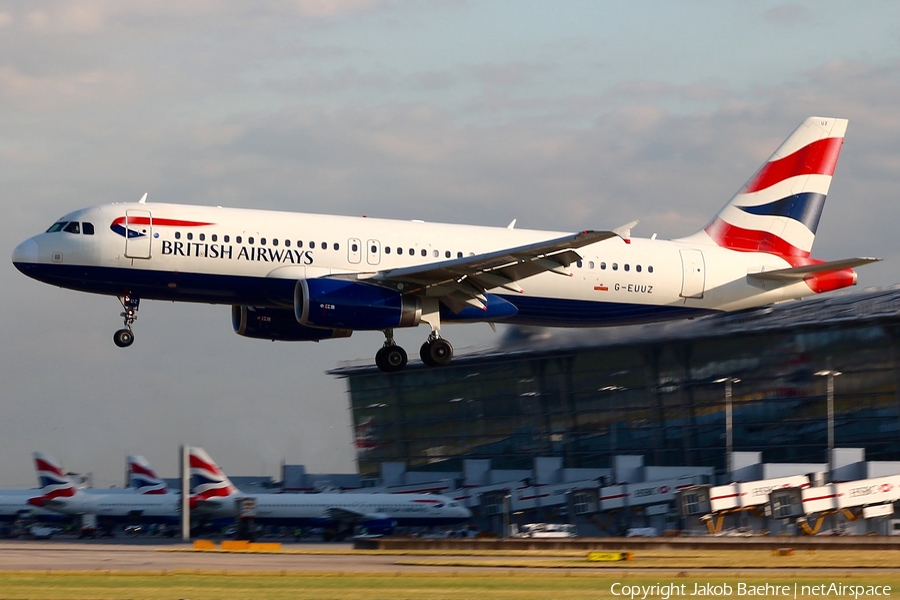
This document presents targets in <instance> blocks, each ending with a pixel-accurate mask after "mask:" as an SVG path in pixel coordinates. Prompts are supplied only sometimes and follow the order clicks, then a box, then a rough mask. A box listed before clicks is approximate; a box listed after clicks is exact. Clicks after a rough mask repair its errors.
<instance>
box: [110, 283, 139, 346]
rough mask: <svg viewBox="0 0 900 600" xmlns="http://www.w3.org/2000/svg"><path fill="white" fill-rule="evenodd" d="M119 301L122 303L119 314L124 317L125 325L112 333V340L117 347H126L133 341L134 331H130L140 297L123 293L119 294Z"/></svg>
mask: <svg viewBox="0 0 900 600" xmlns="http://www.w3.org/2000/svg"><path fill="white" fill-rule="evenodd" d="M119 302H121V303H122V308H123V311H122V313H121V314H120V315H119V316H120V317H122V318H123V319H125V327H124V328H123V329H120V330H118V331H117V332H115V333H114V334H113V342H115V344H116V346H118V347H119V348H127V347H128V346H130V345H131V344H133V343H134V332H133V331H131V326H132V324H134V322H135V320H137V311H138V308H139V307H140V305H141V299H140V298H138V297H137V296H132V295H131V294H125V295H124V296H119Z"/></svg>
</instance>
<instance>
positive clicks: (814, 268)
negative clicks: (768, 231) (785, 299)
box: [747, 257, 881, 281]
mask: <svg viewBox="0 0 900 600" xmlns="http://www.w3.org/2000/svg"><path fill="white" fill-rule="evenodd" d="M879 260H881V259H880V258H868V257H861V258H844V259H841V260H832V261H829V262H823V263H816V264H813V265H804V266H802V267H791V268H788V269H778V270H775V271H763V272H761V273H749V274H748V275H747V277H753V278H754V279H765V280H769V281H799V280H801V279H804V278H806V277H809V276H810V275H814V274H816V273H825V272H828V271H840V270H842V269H850V268H853V267H859V266H861V265H867V264H869V263H873V262H877V261H879Z"/></svg>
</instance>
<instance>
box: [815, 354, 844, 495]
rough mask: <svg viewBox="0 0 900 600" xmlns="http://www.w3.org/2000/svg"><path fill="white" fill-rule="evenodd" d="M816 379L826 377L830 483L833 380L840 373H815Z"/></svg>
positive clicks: (829, 476) (832, 432)
mask: <svg viewBox="0 0 900 600" xmlns="http://www.w3.org/2000/svg"><path fill="white" fill-rule="evenodd" d="M815 374H816V376H817V377H827V379H826V382H827V387H826V393H825V399H826V402H827V403H828V481H831V471H832V469H833V468H834V459H832V457H831V455H832V454H833V453H834V378H835V377H839V376H840V375H841V372H840V371H834V370H832V369H825V370H822V371H816V373H815Z"/></svg>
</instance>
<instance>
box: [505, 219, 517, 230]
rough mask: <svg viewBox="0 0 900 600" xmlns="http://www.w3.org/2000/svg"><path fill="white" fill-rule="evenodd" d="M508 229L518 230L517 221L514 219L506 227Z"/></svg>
mask: <svg viewBox="0 0 900 600" xmlns="http://www.w3.org/2000/svg"><path fill="white" fill-rule="evenodd" d="M506 228H507V229H515V228H516V219H513V220H512V221H510V222H509V225H507V226H506Z"/></svg>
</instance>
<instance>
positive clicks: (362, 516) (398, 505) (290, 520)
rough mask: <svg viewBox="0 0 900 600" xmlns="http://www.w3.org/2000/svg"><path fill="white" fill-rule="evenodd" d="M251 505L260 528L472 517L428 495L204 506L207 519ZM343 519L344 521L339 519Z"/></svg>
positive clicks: (270, 499) (277, 497)
mask: <svg viewBox="0 0 900 600" xmlns="http://www.w3.org/2000/svg"><path fill="white" fill-rule="evenodd" d="M239 498H252V499H253V500H254V501H255V505H256V513H255V518H256V520H257V522H259V523H264V524H300V525H303V524H319V523H326V522H331V521H336V520H345V521H349V520H354V519H350V518H347V517H349V515H356V518H355V520H357V521H360V522H365V521H372V520H391V521H396V522H397V523H398V524H400V525H423V526H424V525H441V524H450V523H461V522H463V521H465V520H467V519H469V518H470V517H471V516H472V513H471V511H469V509H468V508H466V507H465V506H463V505H462V504H460V503H459V502H457V501H456V500H453V499H451V498H446V497H444V496H436V495H432V494H366V493H346V494H339V493H337V494H336V493H322V494H256V495H241V494H239V495H236V496H229V497H224V498H215V499H214V501H213V504H212V506H210V505H207V506H208V508H207V509H206V511H205V512H206V514H208V515H209V516H211V517H217V518H223V517H237V516H238V509H237V504H236V501H237V500H238V499H239ZM340 515H345V517H344V518H339V516H340Z"/></svg>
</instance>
